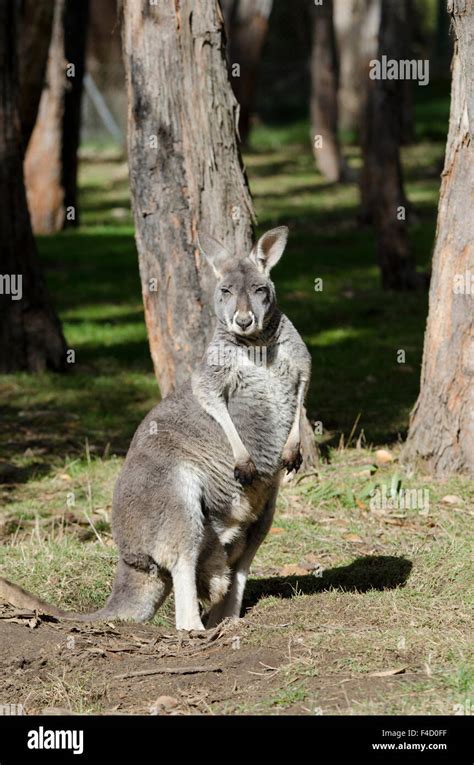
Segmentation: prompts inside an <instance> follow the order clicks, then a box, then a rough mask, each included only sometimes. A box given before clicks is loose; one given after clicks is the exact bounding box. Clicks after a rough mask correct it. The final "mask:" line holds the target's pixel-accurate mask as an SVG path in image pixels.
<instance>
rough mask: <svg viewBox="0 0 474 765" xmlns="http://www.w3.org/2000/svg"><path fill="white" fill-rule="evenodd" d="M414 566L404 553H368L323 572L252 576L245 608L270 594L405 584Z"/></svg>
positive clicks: (360, 589)
mask: <svg viewBox="0 0 474 765" xmlns="http://www.w3.org/2000/svg"><path fill="white" fill-rule="evenodd" d="M412 567H413V564H412V562H411V561H410V560H408V559H407V558H404V557H398V556H394V555H367V556H365V557H363V558H356V560H354V561H353V562H352V563H349V565H347V566H337V567H336V568H329V569H326V570H325V571H323V572H322V575H321V576H315V575H314V574H305V575H303V576H296V575H295V576H275V577H269V578H268V579H250V580H249V582H248V585H247V589H246V592H245V597H244V603H243V609H244V612H245V611H247V610H249V609H250V608H252V606H255V605H256V604H257V603H258V601H259V600H260V599H261V598H267V597H269V596H274V597H275V596H276V597H279V598H293V597H294V595H295V594H296V593H298V594H302V595H314V594H315V593H317V592H323V591H325V590H339V591H340V592H368V591H369V590H394V589H396V588H397V587H404V586H405V584H406V582H407V579H408V577H409V575H410V572H411V570H412Z"/></svg>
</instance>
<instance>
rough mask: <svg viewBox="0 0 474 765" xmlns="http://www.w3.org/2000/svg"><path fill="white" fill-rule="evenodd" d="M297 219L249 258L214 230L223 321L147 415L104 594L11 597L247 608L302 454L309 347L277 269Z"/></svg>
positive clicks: (143, 612)
mask: <svg viewBox="0 0 474 765" xmlns="http://www.w3.org/2000/svg"><path fill="white" fill-rule="evenodd" d="M287 237H288V229H287V228H286V227H285V226H281V227H279V228H275V229H272V230H271V231H268V232H267V233H266V234H264V235H263V236H262V237H261V238H260V239H259V241H258V242H257V244H256V245H255V246H254V247H253V249H252V251H251V252H250V254H249V255H246V256H244V257H242V256H240V257H238V258H236V257H235V255H234V256H232V255H231V254H230V253H228V252H227V251H226V250H225V249H224V247H223V246H222V245H221V244H219V242H217V241H216V240H215V239H213V238H211V237H209V236H202V237H201V238H200V242H199V246H200V249H201V251H202V252H203V254H204V255H205V257H206V258H207V260H208V261H209V263H210V264H211V266H212V268H213V270H214V273H215V275H216V277H217V286H216V290H215V299H214V301H215V313H216V316H217V326H216V329H215V332H214V336H213V338H212V340H211V343H210V345H209V347H208V348H207V351H206V353H205V354H204V357H203V359H202V361H201V362H200V364H199V365H198V367H197V368H196V370H195V371H194V373H193V375H192V377H191V379H190V380H189V381H188V382H186V383H185V384H184V385H183V386H182V387H180V388H179V389H178V390H176V392H174V393H173V394H171V395H170V396H168V397H167V398H165V399H164V400H163V401H162V402H161V403H160V404H158V405H157V406H156V407H155V408H154V409H152V411H151V412H150V413H149V414H148V416H147V417H145V419H144V420H143V422H142V423H141V425H140V426H139V427H138V430H137V431H136V433H135V436H134V438H133V440H132V443H131V445H130V449H129V451H128V454H127V457H126V459H125V462H124V465H123V467H122V470H121V473H120V475H119V477H118V479H117V483H116V486H115V491H114V497H113V510H112V527H113V534H114V539H115V541H116V544H117V547H118V550H119V561H118V566H117V572H116V577H115V581H114V585H113V590H112V594H111V595H110V597H109V600H108V602H107V603H106V605H105V606H104V608H102V609H100V610H99V611H95V612H94V613H92V614H73V613H71V612H65V611H61V610H60V609H57V608H55V607H51V606H49V605H48V604H45V603H44V602H43V601H40V600H39V599H37V598H35V597H34V596H32V595H30V594H29V593H27V592H26V591H24V590H22V589H21V588H19V587H17V586H16V585H13V584H11V583H10V582H8V581H7V580H5V579H3V580H0V597H2V596H3V598H4V599H6V600H7V601H9V602H11V603H13V604H14V605H17V606H19V607H30V608H43V609H44V610H46V611H47V612H49V613H53V614H55V615H57V616H60V617H66V618H74V619H81V620H83V621H90V620H98V619H107V618H119V619H132V620H136V621H145V620H148V619H151V618H152V617H153V616H154V614H155V612H156V610H157V609H158V608H159V607H160V606H161V604H162V603H163V602H164V600H165V599H166V597H167V596H168V594H169V593H170V591H171V588H172V587H173V588H174V596H175V608H176V627H177V629H181V630H202V629H203V628H204V624H205V625H206V627H212V626H214V625H216V624H218V623H219V622H220V621H221V620H223V619H225V618H226V617H234V618H235V617H238V616H239V615H240V611H241V606H242V598H243V594H244V589H245V584H246V580H247V576H248V573H249V568H250V564H251V562H252V559H253V557H254V555H255V553H256V551H257V549H258V547H259V546H260V544H261V543H262V541H263V539H264V538H265V536H266V534H267V532H268V530H269V528H270V526H271V523H272V519H273V514H274V509H275V502H276V497H277V493H278V488H279V483H280V479H281V476H282V472H283V470H284V469H286V470H287V471H288V472H290V471H292V470H298V468H299V467H300V464H301V454H300V419H301V414H302V407H303V403H304V398H305V394H306V390H307V387H308V383H309V378H310V371H311V361H310V355H309V353H308V350H307V348H306V346H305V344H304V342H303V340H302V339H301V337H300V336H299V334H298V332H297V331H296V329H295V328H294V327H293V325H292V324H291V322H290V321H289V320H288V318H287V317H286V316H285V315H284V314H283V313H282V312H281V311H280V310H279V309H278V307H277V303H276V296H275V288H274V285H273V283H272V281H271V280H270V276H269V274H270V271H271V269H272V268H273V266H275V265H276V263H278V261H279V259H280V257H281V255H282V254H283V251H284V249H285V246H286V241H287Z"/></svg>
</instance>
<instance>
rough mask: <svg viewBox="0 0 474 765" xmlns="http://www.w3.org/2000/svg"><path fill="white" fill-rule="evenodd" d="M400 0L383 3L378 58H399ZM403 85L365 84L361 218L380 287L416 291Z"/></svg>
mask: <svg viewBox="0 0 474 765" xmlns="http://www.w3.org/2000/svg"><path fill="white" fill-rule="evenodd" d="M406 11H407V3H406V1H405V0H403V2H401V0H382V7H381V17H380V31H379V47H378V59H379V61H381V60H382V56H386V57H387V59H388V60H390V59H395V60H397V61H398V60H400V59H402V58H403V52H404V49H405V45H404V42H403V40H404V34H405V31H406V30H405V27H406V23H407V19H406ZM402 104H403V81H402V80H400V79H386V78H383V77H381V78H380V79H373V80H370V79H369V78H368V92H367V101H366V109H365V120H364V122H363V129H362V135H361V142H362V154H363V162H364V167H363V171H362V173H361V199H362V209H363V216H364V217H365V218H366V219H372V220H373V222H374V226H375V238H376V253H377V260H378V263H379V266H380V270H381V278H382V287H383V288H384V289H393V290H409V289H416V288H417V287H419V286H421V284H422V282H421V278H420V277H419V276H418V275H417V273H416V268H415V261H414V258H413V255H412V252H411V247H410V241H409V237H408V229H407V218H408V202H407V199H406V196H405V192H404V187H403V174H402V166H401V161H400V143H401V132H402V131H401V126H402V117H401V111H400V109H401V107H402Z"/></svg>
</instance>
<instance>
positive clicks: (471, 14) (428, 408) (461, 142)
mask: <svg viewBox="0 0 474 765" xmlns="http://www.w3.org/2000/svg"><path fill="white" fill-rule="evenodd" d="M449 8H450V11H451V14H452V18H453V27H454V31H455V36H456V42H455V51H454V57H453V64H452V90H451V112H450V120H449V134H448V140H447V145H446V156H445V164H444V170H443V174H442V183H441V192H440V201H439V208H438V223H437V231H436V245H435V252H434V256H433V274H432V278H431V288H430V303H429V314H428V323H427V328H426V334H425V345H424V353H423V366H422V372H421V388H420V395H419V398H418V401H417V403H416V405H415V408H414V410H413V412H412V415H411V420H410V430H409V434H408V440H407V443H406V446H405V449H404V452H403V455H402V456H403V459H404V461H406V462H417V461H420V462H423V463H424V464H425V465H426V467H427V468H428V470H429V471H430V472H432V473H433V474H435V475H438V476H444V475H448V474H450V473H459V472H467V473H470V474H471V475H472V474H474V215H473V204H474V143H473V142H474V113H473V109H474V104H473V86H472V82H473V75H474V60H473V56H472V44H470V41H472V39H473V36H474V6H473V4H472V3H466V2H465V0H456V1H455V2H453V0H451V2H450V3H449Z"/></svg>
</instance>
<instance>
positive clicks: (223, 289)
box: [221, 287, 232, 295]
mask: <svg viewBox="0 0 474 765" xmlns="http://www.w3.org/2000/svg"><path fill="white" fill-rule="evenodd" d="M221 292H222V294H223V295H232V292H231V291H230V290H228V289H227V287H221Z"/></svg>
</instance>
